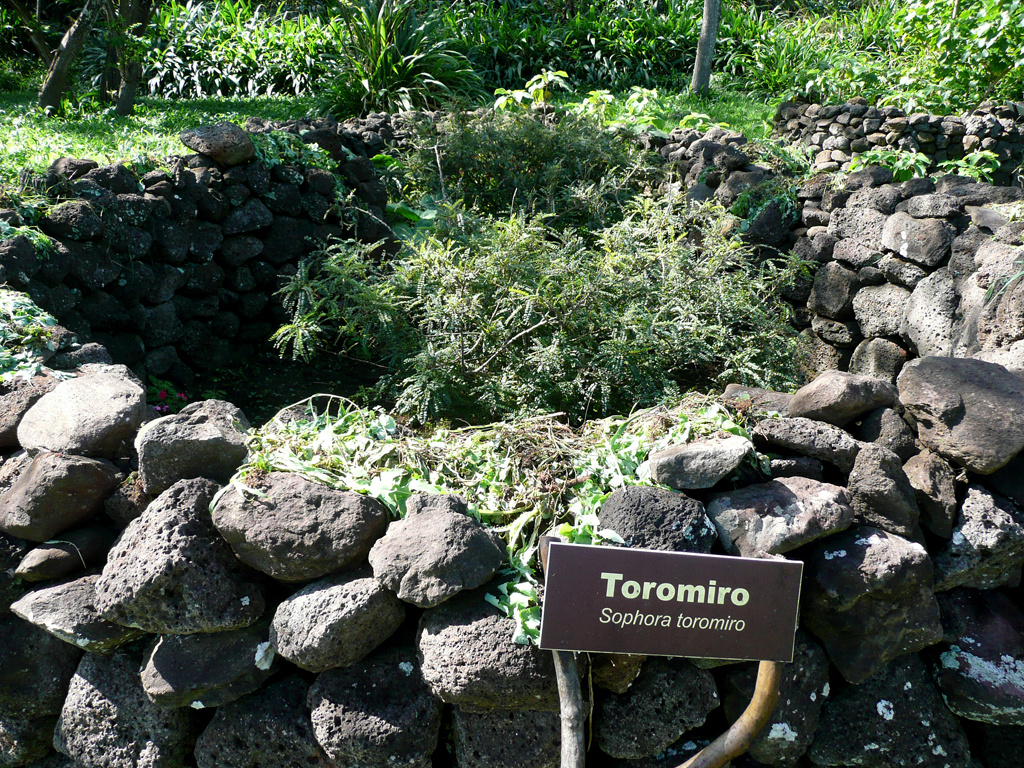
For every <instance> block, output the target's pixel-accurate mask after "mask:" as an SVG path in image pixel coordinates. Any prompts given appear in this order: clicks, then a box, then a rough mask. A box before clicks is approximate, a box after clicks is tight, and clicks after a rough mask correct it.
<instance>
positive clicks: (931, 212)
mask: <svg viewBox="0 0 1024 768" xmlns="http://www.w3.org/2000/svg"><path fill="white" fill-rule="evenodd" d="M907 202H908V204H907V213H909V214H910V215H911V216H913V217H914V218H915V219H927V218H936V219H948V218H951V217H953V216H960V215H962V214H963V212H964V204H963V201H962V200H960V199H959V198H956V197H953V196H952V195H918V196H917V197H912V198H910V200H909V201H907Z"/></svg>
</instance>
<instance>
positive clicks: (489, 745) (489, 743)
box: [452, 707, 562, 768]
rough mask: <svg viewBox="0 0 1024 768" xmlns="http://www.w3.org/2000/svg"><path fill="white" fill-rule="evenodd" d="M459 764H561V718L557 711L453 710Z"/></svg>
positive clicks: (523, 767) (472, 767)
mask: <svg viewBox="0 0 1024 768" xmlns="http://www.w3.org/2000/svg"><path fill="white" fill-rule="evenodd" d="M452 736H453V738H452V740H453V742H454V747H455V764H456V765H458V766H459V768H558V766H559V761H560V753H561V743H562V734H561V720H560V719H559V716H558V713H557V712H531V711H530V710H526V709H520V710H510V711H508V712H505V711H502V710H493V711H491V712H463V711H462V710H461V709H459V708H458V707H455V709H454V711H453V712H452Z"/></svg>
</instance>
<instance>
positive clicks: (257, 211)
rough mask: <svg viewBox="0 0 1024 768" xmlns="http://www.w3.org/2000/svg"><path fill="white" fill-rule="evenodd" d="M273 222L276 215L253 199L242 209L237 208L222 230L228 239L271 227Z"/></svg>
mask: <svg viewBox="0 0 1024 768" xmlns="http://www.w3.org/2000/svg"><path fill="white" fill-rule="evenodd" d="M273 221H274V214H272V213H271V212H270V210H269V209H268V208H267V206H265V205H264V204H263V203H261V202H260V201H259V200H257V199H256V198H255V197H252V198H249V199H248V200H246V201H245V202H244V203H243V204H242V206H241V207H240V208H235V209H234V210H233V211H231V213H229V214H228V216H227V218H226V219H224V222H223V223H222V224H221V229H222V230H223V232H224V235H225V236H226V237H227V236H231V235H240V234H242V233H244V232H254V231H255V230H257V229H263V228H264V227H268V226H270V225H271V224H272V223H273Z"/></svg>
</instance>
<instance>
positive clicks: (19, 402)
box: [0, 376, 58, 448]
mask: <svg viewBox="0 0 1024 768" xmlns="http://www.w3.org/2000/svg"><path fill="white" fill-rule="evenodd" d="M16 381H20V380H16ZM57 384H58V380H57V379H56V378H54V377H53V376H33V377H32V378H31V379H30V380H29V381H27V382H24V383H22V384H20V385H19V384H17V383H14V382H12V383H10V384H5V385H4V387H3V388H0V392H3V394H0V448H13V447H15V446H17V445H18V423H19V422H20V421H21V419H22V417H23V416H24V415H25V414H26V413H27V412H28V410H29V409H30V408H31V407H32V406H33V405H35V404H36V403H37V402H38V401H39V398H41V397H42V396H43V395H45V394H46V393H47V392H49V391H51V390H53V389H55V388H56V387H57ZM4 390H7V391H4Z"/></svg>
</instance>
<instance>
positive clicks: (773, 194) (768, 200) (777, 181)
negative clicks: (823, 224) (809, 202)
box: [729, 176, 800, 232]
mask: <svg viewBox="0 0 1024 768" xmlns="http://www.w3.org/2000/svg"><path fill="white" fill-rule="evenodd" d="M773 204H777V205H778V206H779V210H780V211H781V213H782V217H783V218H784V219H789V220H792V221H795V220H796V218H797V216H798V215H799V211H800V208H799V203H798V202H797V197H796V187H795V186H794V185H793V183H792V182H791V181H790V180H788V179H786V178H785V177H782V176H774V177H772V178H770V179H767V180H766V181H762V182H761V183H760V184H756V185H754V186H753V187H750V188H749V189H746V190H744V191H743V192H741V193H740V194H739V196H738V197H737V198H736V201H735V202H734V203H733V204H732V208H730V209H729V211H730V213H732V214H733V215H734V216H738V217H739V218H740V219H742V220H743V221H742V222H741V224H740V231H741V232H745V231H746V230H747V229H748V227H749V222H751V221H754V220H755V219H756V218H757V217H758V216H759V215H760V214H761V213H762V212H763V211H764V210H765V209H766V208H767V207H768V206H770V205H773ZM744 224H746V226H744Z"/></svg>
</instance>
